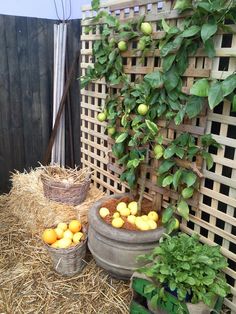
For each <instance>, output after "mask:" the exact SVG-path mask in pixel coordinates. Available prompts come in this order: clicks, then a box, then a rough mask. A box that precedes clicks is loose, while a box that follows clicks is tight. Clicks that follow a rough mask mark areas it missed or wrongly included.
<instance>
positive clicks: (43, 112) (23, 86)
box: [0, 15, 80, 192]
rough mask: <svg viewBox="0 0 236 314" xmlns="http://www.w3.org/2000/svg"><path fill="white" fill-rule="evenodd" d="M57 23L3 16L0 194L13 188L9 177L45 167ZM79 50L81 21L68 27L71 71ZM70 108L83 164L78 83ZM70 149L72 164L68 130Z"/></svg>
mask: <svg viewBox="0 0 236 314" xmlns="http://www.w3.org/2000/svg"><path fill="white" fill-rule="evenodd" d="M54 23H56V21H52V20H45V19H36V18H27V17H14V16H6V15H0V192H6V191H7V190H9V188H10V183H9V172H11V171H13V170H14V169H16V170H19V171H22V170H23V169H29V168H30V167H35V166H37V165H38V162H42V161H43V157H44V154H45V151H46V147H47V144H48V141H49V136H50V132H51V127H52V125H51V120H52V95H53V90H52V82H53V25H54ZM79 45H80V20H73V21H70V22H69V25H68V63H69V65H70V64H71V63H72V61H73V58H74V57H75V55H76V52H77V51H78V49H79ZM77 73H78V69H77ZM77 76H78V75H77ZM70 103H71V111H72V128H73V142H74V157H75V162H76V164H79V162H80V145H79V139H80V121H79V103H80V100H79V86H78V81H77V80H74V81H73V84H72V87H71V89H70ZM67 121H68V119H67ZM66 147H67V153H66V160H67V161H69V160H70V156H69V154H70V149H69V140H68V127H67V131H66Z"/></svg>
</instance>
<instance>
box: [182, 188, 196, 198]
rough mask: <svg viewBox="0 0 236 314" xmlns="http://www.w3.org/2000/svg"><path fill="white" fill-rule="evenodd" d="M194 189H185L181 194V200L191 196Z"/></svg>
mask: <svg viewBox="0 0 236 314" xmlns="http://www.w3.org/2000/svg"><path fill="white" fill-rule="evenodd" d="M193 192H194V189H193V188H185V189H183V190H182V192H181V194H182V196H183V198H185V199H188V198H190V197H192V196H193Z"/></svg>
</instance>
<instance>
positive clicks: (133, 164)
mask: <svg viewBox="0 0 236 314" xmlns="http://www.w3.org/2000/svg"><path fill="white" fill-rule="evenodd" d="M139 164H140V160H139V159H136V158H135V159H131V160H129V161H128V163H127V168H137V167H138V166H139Z"/></svg>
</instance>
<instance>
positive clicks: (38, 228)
mask: <svg viewBox="0 0 236 314" xmlns="http://www.w3.org/2000/svg"><path fill="white" fill-rule="evenodd" d="M43 171H44V169H43V168H42V167H38V168H36V169H35V170H31V171H30V172H29V173H27V172H24V173H20V172H15V173H14V174H13V175H12V178H11V181H12V189H11V191H10V193H9V195H8V198H7V206H8V207H10V208H11V212H12V213H13V214H14V215H15V216H17V217H18V218H19V219H20V221H21V222H22V223H23V224H24V225H25V226H26V227H27V229H28V230H29V231H31V232H32V233H41V232H42V230H43V229H45V228H46V227H51V226H52V225H55V224H58V223H59V222H68V221H69V220H71V219H75V218H77V219H80V220H81V221H82V223H83V224H86V223H87V212H88V209H89V208H90V207H91V205H92V204H93V203H94V202H95V201H97V200H98V199H100V198H101V197H102V196H103V192H101V191H100V190H98V189H96V188H95V187H92V186H91V188H90V190H89V192H88V194H87V197H86V199H85V201H84V202H83V203H82V204H80V205H77V206H73V205H67V204H62V203H58V202H54V201H50V200H48V199H47V198H45V197H44V193H43V185H42V182H41V179H40V176H41V174H42V173H43Z"/></svg>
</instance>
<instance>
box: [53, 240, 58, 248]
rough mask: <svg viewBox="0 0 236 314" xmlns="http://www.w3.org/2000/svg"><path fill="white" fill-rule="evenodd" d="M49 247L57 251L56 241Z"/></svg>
mask: <svg viewBox="0 0 236 314" xmlns="http://www.w3.org/2000/svg"><path fill="white" fill-rule="evenodd" d="M51 247H53V248H54V249H58V241H56V242H54V243H53V244H51Z"/></svg>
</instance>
